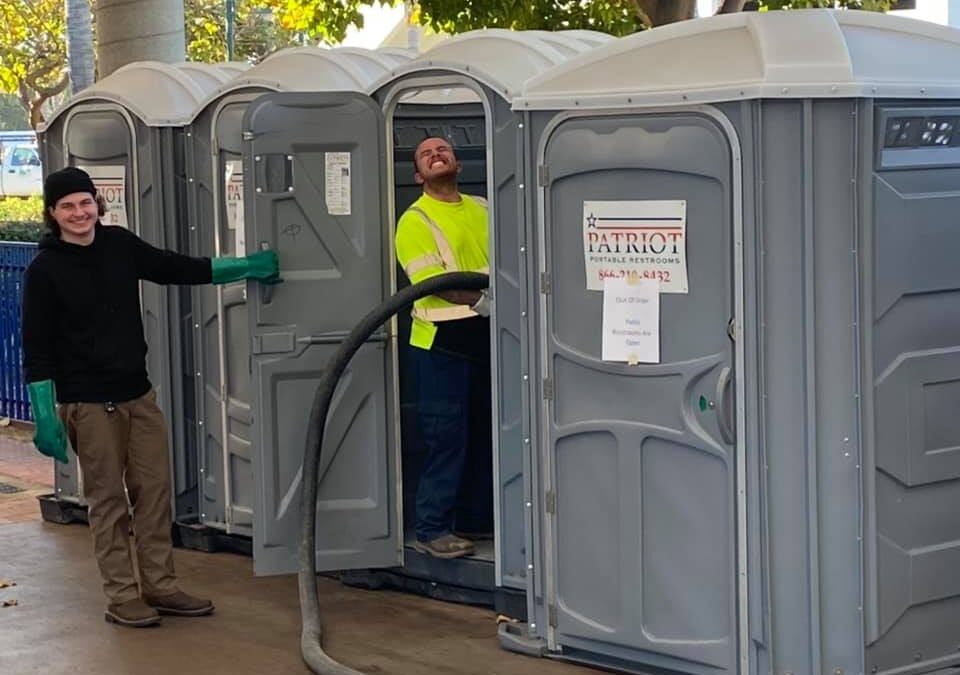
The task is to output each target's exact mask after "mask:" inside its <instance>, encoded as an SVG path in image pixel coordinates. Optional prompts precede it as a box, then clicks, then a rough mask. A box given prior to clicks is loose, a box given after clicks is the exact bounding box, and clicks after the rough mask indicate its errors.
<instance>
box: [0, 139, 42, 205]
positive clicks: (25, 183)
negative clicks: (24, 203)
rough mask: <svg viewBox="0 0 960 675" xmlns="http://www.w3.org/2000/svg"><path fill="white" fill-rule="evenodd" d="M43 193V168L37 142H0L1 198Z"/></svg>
mask: <svg viewBox="0 0 960 675" xmlns="http://www.w3.org/2000/svg"><path fill="white" fill-rule="evenodd" d="M42 193H43V170H42V168H41V166H40V153H39V152H38V151H37V144H36V143H32V142H29V141H21V142H10V143H2V144H0V198H5V197H33V196H35V195H40V194H42Z"/></svg>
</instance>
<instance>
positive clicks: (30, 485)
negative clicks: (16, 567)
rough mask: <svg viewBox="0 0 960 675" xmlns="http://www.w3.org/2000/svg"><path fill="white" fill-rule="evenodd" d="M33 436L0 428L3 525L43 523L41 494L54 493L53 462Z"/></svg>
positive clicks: (26, 431)
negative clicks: (36, 443) (42, 453)
mask: <svg viewBox="0 0 960 675" xmlns="http://www.w3.org/2000/svg"><path fill="white" fill-rule="evenodd" d="M32 434H33V431H32V429H28V428H23V427H18V426H8V427H3V428H2V429H0V525H3V524H9V523H22V522H28V521H31V520H39V519H40V505H39V504H38V503H37V495H41V494H49V493H50V492H52V491H53V472H54V466H53V460H52V459H50V458H49V457H44V456H43V455H41V454H40V453H39V452H37V449H36V448H34V447H33V443H32V442H31V441H30V438H31V436H32ZM0 574H2V568H0Z"/></svg>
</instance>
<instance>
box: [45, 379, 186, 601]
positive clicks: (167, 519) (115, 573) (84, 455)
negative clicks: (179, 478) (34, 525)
mask: <svg viewBox="0 0 960 675" xmlns="http://www.w3.org/2000/svg"><path fill="white" fill-rule="evenodd" d="M115 408H116V409H115V410H113V411H112V412H108V411H107V407H106V405H105V404H103V403H67V404H64V405H62V406H61V407H60V416H61V419H62V420H63V423H64V426H65V427H66V429H67V435H68V437H69V438H70V443H71V445H72V446H73V449H74V450H75V451H76V453H77V456H78V457H79V458H80V468H81V469H82V471H83V487H84V489H83V494H84V497H86V500H87V504H88V511H87V516H88V520H89V522H90V529H91V531H92V533H93V550H94V555H96V558H97V564H98V565H99V566H100V575H101V576H102V577H103V592H104V593H105V594H106V596H107V600H108V601H109V602H110V603H111V604H119V603H122V602H127V601H129V600H133V599H135V598H137V597H139V596H140V592H139V590H138V588H137V580H136V578H135V576H134V571H133V563H132V560H131V552H130V534H129V533H130V519H129V516H128V509H127V493H129V495H130V504H131V505H132V506H133V532H134V542H135V544H136V548H137V561H138V563H139V568H140V583H141V585H142V588H143V593H144V594H149V595H165V594H168V593H173V592H174V591H176V590H177V583H176V576H175V574H174V569H173V544H172V542H171V540H170V528H171V513H170V464H169V458H168V449H167V427H166V423H165V422H164V419H163V413H161V412H160V408H159V407H158V406H157V396H156V394H155V393H154V392H153V391H150V392H148V393H147V394H145V395H144V396H142V397H140V398H138V399H135V400H133V401H127V402H126V403H117V404H115ZM124 484H126V488H127V492H126V493H125V492H124Z"/></svg>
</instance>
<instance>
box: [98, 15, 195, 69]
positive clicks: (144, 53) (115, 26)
mask: <svg viewBox="0 0 960 675" xmlns="http://www.w3.org/2000/svg"><path fill="white" fill-rule="evenodd" d="M96 12H97V38H98V39H97V64H98V66H99V70H100V76H101V77H106V76H107V75H109V74H110V73H112V72H113V71H115V70H116V69H117V68H120V67H121V66H125V65H127V64H128V63H133V62H134V61H162V62H164V63H176V62H178V61H183V60H184V59H185V58H186V42H185V37H184V19H183V0H97V5H96Z"/></svg>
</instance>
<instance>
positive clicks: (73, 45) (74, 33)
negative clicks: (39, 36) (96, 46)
mask: <svg viewBox="0 0 960 675" xmlns="http://www.w3.org/2000/svg"><path fill="white" fill-rule="evenodd" d="M65 4H66V7H65V10H66V15H67V63H68V64H69V65H70V85H71V91H72V92H73V93H74V94H76V93H77V92H78V91H80V90H81V89H85V88H86V87H89V86H90V85H91V84H93V81H94V80H95V79H96V70H95V65H94V56H93V17H92V16H91V14H90V0H65Z"/></svg>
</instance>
